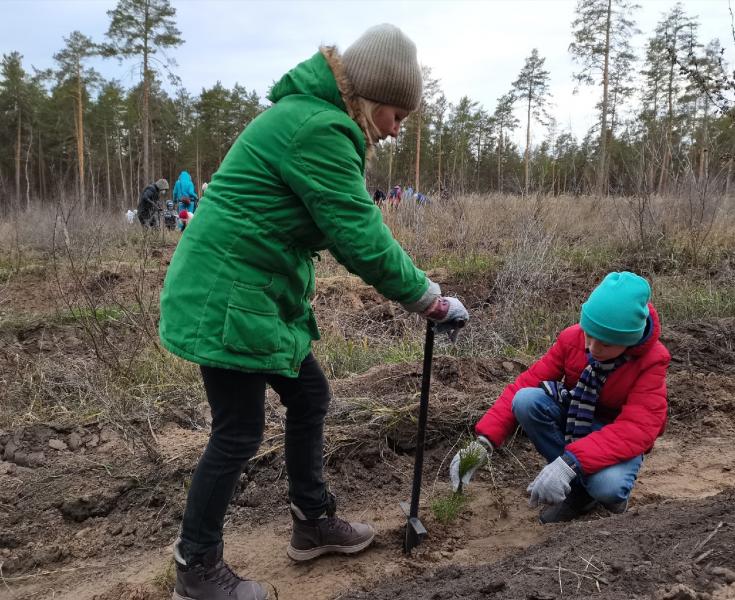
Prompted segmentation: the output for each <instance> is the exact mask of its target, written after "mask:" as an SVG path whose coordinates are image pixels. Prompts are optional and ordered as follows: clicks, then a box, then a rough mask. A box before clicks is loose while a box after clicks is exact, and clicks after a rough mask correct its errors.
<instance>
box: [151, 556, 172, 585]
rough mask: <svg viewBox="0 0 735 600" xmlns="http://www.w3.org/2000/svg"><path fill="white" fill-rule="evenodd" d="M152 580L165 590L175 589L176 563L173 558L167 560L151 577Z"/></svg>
mask: <svg viewBox="0 0 735 600" xmlns="http://www.w3.org/2000/svg"><path fill="white" fill-rule="evenodd" d="M151 582H152V583H153V585H154V586H155V587H157V588H158V589H160V590H163V591H165V592H170V591H171V590H172V589H173V587H174V585H175V584H176V565H175V564H174V559H173V558H171V559H169V560H168V561H166V564H165V565H164V566H163V568H162V569H161V570H160V571H159V572H158V573H156V574H155V575H154V576H153V577H152V578H151Z"/></svg>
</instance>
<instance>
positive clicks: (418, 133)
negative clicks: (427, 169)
mask: <svg viewBox="0 0 735 600" xmlns="http://www.w3.org/2000/svg"><path fill="white" fill-rule="evenodd" d="M420 165H421V108H420V107H419V110H417V111H416V176H415V178H414V182H415V185H414V188H413V189H414V190H416V192H417V193H418V191H419V185H420V183H421V182H420V177H419V169H420Z"/></svg>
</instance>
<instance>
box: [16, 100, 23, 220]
mask: <svg viewBox="0 0 735 600" xmlns="http://www.w3.org/2000/svg"><path fill="white" fill-rule="evenodd" d="M16 109H17V111H18V128H17V132H16V137H15V208H16V210H20V143H21V133H22V120H21V110H20V106H16Z"/></svg>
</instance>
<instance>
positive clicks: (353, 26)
mask: <svg viewBox="0 0 735 600" xmlns="http://www.w3.org/2000/svg"><path fill="white" fill-rule="evenodd" d="M638 1H639V4H641V8H640V9H639V10H638V11H637V13H636V17H637V23H638V27H639V28H640V29H641V31H642V33H641V34H640V35H638V36H637V37H636V38H635V39H634V40H633V41H634V43H635V45H636V47H637V48H638V49H639V52H638V54H639V56H640V55H641V54H642V47H643V44H644V43H645V40H646V38H647V37H648V36H649V35H650V33H651V32H652V31H653V29H654V27H655V25H656V22H657V21H658V20H659V19H660V18H661V15H662V13H664V12H666V11H668V10H669V9H670V8H671V7H672V6H673V5H674V2H671V1H668V0H638ZM115 4H116V0H0V23H2V25H3V27H2V35H0V53H8V52H11V51H14V50H17V51H19V52H20V53H21V54H23V56H24V65H25V66H26V68H30V65H33V66H35V67H37V68H47V67H51V66H53V59H52V56H53V54H54V52H57V51H58V50H59V49H60V48H61V47H62V46H63V45H64V42H63V37H65V36H67V35H69V33H70V32H72V31H73V30H75V29H78V30H80V31H81V32H82V33H84V34H86V35H88V36H90V37H92V38H93V39H94V40H95V41H102V40H103V38H104V34H105V32H106V31H107V27H108V25H109V17H108V16H107V14H106V11H107V10H109V9H111V8H113V7H114V6H115ZM172 4H173V6H174V7H175V8H176V11H177V15H176V21H177V26H178V28H179V30H180V31H181V34H182V37H183V38H184V40H186V42H185V44H184V45H182V46H180V47H179V48H177V49H175V50H173V51H172V52H171V55H172V56H173V57H174V58H175V59H176V61H177V63H178V67H177V68H176V72H177V74H178V75H179V76H180V77H181V79H182V82H183V85H184V86H185V87H186V89H187V90H188V91H189V92H191V93H193V94H198V93H200V92H201V89H202V88H203V87H211V86H212V85H213V84H215V83H216V82H217V81H221V82H222V84H223V85H225V86H227V87H231V86H232V85H233V84H234V83H235V82H238V83H240V84H241V85H244V86H245V87H246V88H247V89H248V90H253V89H254V90H255V91H257V92H258V94H260V95H261V97H262V96H264V95H265V93H266V90H267V89H268V87H269V86H270V84H271V83H272V82H273V81H274V80H276V79H278V78H279V77H280V75H282V74H283V73H284V72H286V71H287V70H288V69H290V68H291V67H293V66H294V65H295V64H297V63H298V62H300V61H301V60H304V59H305V58H308V57H309V56H310V55H311V54H313V52H315V51H316V49H317V47H318V46H319V44H320V43H328V44H336V45H337V46H338V47H339V48H341V49H344V48H345V47H347V46H348V45H349V44H350V43H351V42H352V41H354V40H355V39H356V38H357V37H358V36H359V35H360V34H361V33H362V31H364V30H365V29H366V28H367V27H369V26H371V25H374V24H377V23H383V22H389V23H393V24H395V25H398V26H399V27H401V28H402V29H403V30H404V31H405V32H406V33H407V34H408V35H409V37H411V38H412V39H413V40H414V41H415V42H416V45H417V47H418V52H419V60H420V61H421V62H422V63H423V64H425V65H428V66H429V67H431V69H432V72H433V75H434V77H436V78H438V79H439V80H440V81H441V86H442V89H443V90H444V92H445V94H446V95H447V97H448V99H449V100H450V101H451V102H456V101H457V100H459V98H460V97H461V96H463V95H468V96H469V97H470V98H472V99H473V100H477V101H479V102H480V103H481V104H482V105H483V106H484V107H485V108H486V109H488V110H489V111H490V112H492V111H493V110H494V109H495V104H496V101H497V98H498V97H499V96H500V95H502V94H503V93H505V92H507V91H508V90H509V89H510V85H511V83H512V81H513V80H514V79H515V78H516V76H517V74H518V72H519V71H520V69H521V67H522V66H523V63H524V59H525V57H526V56H528V55H529V54H530V52H531V49H532V48H534V47H535V48H538V51H539V54H540V55H541V56H542V57H546V67H547V69H548V70H549V71H550V73H551V83H552V85H551V89H552V93H553V96H554V104H555V106H554V110H553V111H552V113H553V114H554V115H555V116H556V118H557V121H558V123H559V128H560V130H566V129H569V128H571V129H572V130H573V131H574V133H575V134H577V135H578V136H581V135H583V134H584V132H585V131H586V129H587V127H589V126H590V125H591V124H592V122H593V121H594V118H595V112H594V105H595V103H596V101H597V100H598V98H599V95H600V90H599V89H598V88H594V89H589V88H586V89H582V90H580V93H578V94H577V95H574V94H573V90H574V82H573V80H572V73H573V72H574V69H575V66H574V64H573V63H572V61H571V58H570V55H569V52H568V46H569V43H570V41H571V22H572V20H573V18H574V8H575V6H576V0H475V1H460V0H449V1H440V0H434V1H432V0H410V1H405V0H392V1H389V2H385V1H381V0H371V1H369V2H364V1H362V0H345V1H336V0H333V1H307V0H296V1H293V0H292V1H286V0H280V1H279V0H269V1H260V0H250V1H246V0H207V1H204V0H172ZM682 4H683V5H684V7H685V10H686V11H687V13H688V14H689V15H692V16H694V15H697V16H698V17H699V21H700V39H701V40H702V41H704V42H707V41H709V40H711V39H712V38H715V37H718V38H719V39H720V41H721V42H722V43H723V44H724V45H725V46H726V47H727V49H728V52H727V54H726V57H727V58H728V60H730V61H731V62H732V60H733V55H734V53H735V42H733V38H732V32H731V18H730V12H729V8H728V0H683V2H682ZM91 64H92V65H93V66H94V67H95V68H96V69H97V70H98V71H100V72H101V73H102V74H103V75H104V76H105V77H106V78H108V79H109V78H116V79H119V80H120V81H121V82H122V83H123V85H125V86H126V87H129V86H131V85H133V84H134V83H135V82H136V81H137V78H138V74H137V73H136V72H135V71H134V69H132V68H131V65H130V64H125V63H123V64H122V65H120V64H119V63H118V62H117V61H115V60H107V61H101V60H100V61H96V60H95V61H93V62H92V63H91ZM519 110H520V109H519ZM519 116H520V112H519ZM541 133H542V132H540V131H539V135H540V134H541Z"/></svg>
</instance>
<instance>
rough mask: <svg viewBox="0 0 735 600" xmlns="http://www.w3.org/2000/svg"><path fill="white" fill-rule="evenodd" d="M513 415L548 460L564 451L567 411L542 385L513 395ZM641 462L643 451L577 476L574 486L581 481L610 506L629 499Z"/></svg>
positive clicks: (595, 427) (598, 425) (596, 424)
mask: <svg viewBox="0 0 735 600" xmlns="http://www.w3.org/2000/svg"><path fill="white" fill-rule="evenodd" d="M513 414H514V415H515V418H516V420H517V421H518V422H519V423H520V424H521V427H523V431H525V432H526V435H527V436H528V437H529V438H530V440H531V441H532V442H533V445H534V446H535V447H536V450H538V451H539V453H540V454H541V455H542V456H543V457H544V458H545V459H546V461H547V462H552V461H554V460H556V459H557V458H558V457H559V456H561V455H562V454H563V453H564V447H565V446H566V442H565V441H564V429H565V425H566V418H567V414H566V410H565V408H564V407H562V406H561V405H560V404H559V403H558V402H557V401H556V400H554V399H553V398H550V397H549V396H548V395H547V394H546V393H545V392H544V391H543V390H542V389H541V388H531V387H528V388H522V389H520V390H518V392H517V393H516V395H515V396H514V397H513ZM603 426H604V423H601V422H599V421H595V422H594V423H593V424H592V430H593V431H597V430H599V429H602V427H603ZM642 464H643V455H642V454H641V455H640V456H636V457H635V458H631V459H630V460H627V461H625V462H622V463H618V464H616V465H612V466H610V467H606V468H604V469H602V470H601V471H598V472H597V473H593V474H592V475H587V476H585V475H582V476H580V477H577V478H576V479H575V480H574V482H573V485H574V483H577V482H579V483H577V485H581V486H582V487H583V488H584V489H585V490H586V491H587V493H588V494H589V495H590V496H592V498H594V499H595V500H597V501H598V502H600V503H601V504H603V505H606V506H611V505H614V504H617V503H619V502H624V501H625V500H627V499H628V496H630V492H631V491H632V490H633V485H635V480H636V479H637V478H638V471H639V470H640V468H641V465H642Z"/></svg>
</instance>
